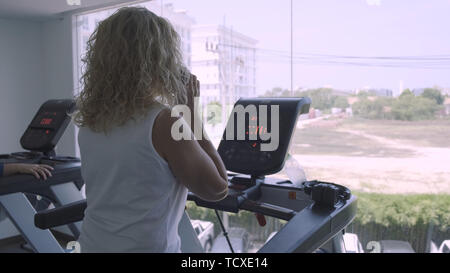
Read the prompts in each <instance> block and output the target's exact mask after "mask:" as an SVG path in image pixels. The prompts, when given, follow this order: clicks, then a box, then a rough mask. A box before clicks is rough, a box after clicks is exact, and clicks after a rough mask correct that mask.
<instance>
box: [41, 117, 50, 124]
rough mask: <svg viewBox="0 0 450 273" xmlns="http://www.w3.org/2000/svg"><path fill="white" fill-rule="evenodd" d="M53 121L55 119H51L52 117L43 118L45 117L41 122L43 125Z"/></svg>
mask: <svg viewBox="0 0 450 273" xmlns="http://www.w3.org/2000/svg"><path fill="white" fill-rule="evenodd" d="M52 121H53V119H51V118H43V119H41V122H40V124H41V125H50V124H52Z"/></svg>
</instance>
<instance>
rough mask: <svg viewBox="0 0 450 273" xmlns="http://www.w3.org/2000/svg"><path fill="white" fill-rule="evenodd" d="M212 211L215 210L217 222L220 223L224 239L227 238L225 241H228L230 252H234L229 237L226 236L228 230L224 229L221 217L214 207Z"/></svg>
mask: <svg viewBox="0 0 450 273" xmlns="http://www.w3.org/2000/svg"><path fill="white" fill-rule="evenodd" d="M214 211H215V212H216V215H217V219H219V224H220V227H221V228H222V232H223V236H225V239H227V243H228V246H229V247H230V250H231V253H234V249H233V246H232V245H231V242H230V238H228V232H227V231H226V230H225V227H224V225H223V223H222V219H221V218H220V215H219V212H218V211H217V210H216V209H215V210H214Z"/></svg>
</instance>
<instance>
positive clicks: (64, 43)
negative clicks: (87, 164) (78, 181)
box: [0, 15, 75, 239]
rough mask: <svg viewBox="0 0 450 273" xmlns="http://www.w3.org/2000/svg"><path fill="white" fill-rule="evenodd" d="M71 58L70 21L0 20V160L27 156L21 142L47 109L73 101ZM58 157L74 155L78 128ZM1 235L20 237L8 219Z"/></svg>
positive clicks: (69, 130) (68, 136)
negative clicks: (49, 104)
mask: <svg viewBox="0 0 450 273" xmlns="http://www.w3.org/2000/svg"><path fill="white" fill-rule="evenodd" d="M72 52H73V51H72V19H71V16H70V15H68V16H66V17H65V18H63V19H54V20H51V21H46V22H36V21H25V20H11V19H1V18H0V125H1V126H0V154H3V153H11V152H17V151H21V150H22V148H21V147H20V143H19V139H20V137H21V136H22V134H23V132H24V131H25V129H26V127H27V126H28V124H29V123H30V121H31V119H32V118H33V116H34V114H35V113H36V111H37V110H38V108H39V107H40V105H41V104H42V103H44V102H45V101H46V100H48V99H60V98H72V94H73V59H72V54H73V53H72ZM57 153H58V154H60V155H70V156H74V155H75V133H74V126H73V125H69V127H68V128H67V130H66V132H65V134H64V135H63V137H62V138H61V140H60V142H59V144H58V146H57ZM0 220H1V219H0ZM0 231H1V232H0V239H1V238H5V237H10V236H14V235H17V234H18V232H17V230H15V228H14V226H13V225H12V224H11V222H10V221H9V220H6V219H5V220H4V221H0Z"/></svg>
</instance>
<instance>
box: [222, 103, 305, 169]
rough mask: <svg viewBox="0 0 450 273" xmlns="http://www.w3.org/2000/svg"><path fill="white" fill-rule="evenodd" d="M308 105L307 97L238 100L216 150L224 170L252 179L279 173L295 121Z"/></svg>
mask: <svg viewBox="0 0 450 273" xmlns="http://www.w3.org/2000/svg"><path fill="white" fill-rule="evenodd" d="M310 104H311V99H309V98H307V97H304V98H251V99H250V98H249V99H240V100H238V101H237V102H236V104H235V105H234V108H233V111H232V113H231V116H230V117H229V119H228V124H227V127H226V129H225V132H224V134H223V137H222V141H221V142H220V144H219V148H218V152H219V154H220V156H221V158H222V160H223V162H224V164H225V167H226V168H227V170H229V171H232V172H236V173H240V174H248V175H251V176H253V177H258V176H263V175H269V174H274V173H277V172H279V171H280V170H281V169H282V168H283V165H284V162H285V159H286V156H287V152H288V148H289V144H290V141H291V137H292V134H293V132H294V129H295V125H296V122H297V118H298V116H299V115H300V114H305V113H308V111H309V106H310Z"/></svg>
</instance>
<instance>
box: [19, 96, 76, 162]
mask: <svg viewBox="0 0 450 273" xmlns="http://www.w3.org/2000/svg"><path fill="white" fill-rule="evenodd" d="M75 105H76V104H75V101H74V100H70V99H65V100H48V101H47V102H45V103H44V104H43V105H42V106H41V107H40V108H39V110H38V112H37V113H36V115H35V116H34V118H33V120H32V121H31V123H30V125H28V127H27V129H26V130H25V133H24V134H23V135H22V137H21V138H20V144H21V145H22V148H24V149H26V150H29V151H33V152H42V153H50V152H52V151H53V149H54V148H55V146H56V144H57V143H58V141H59V139H60V138H61V136H62V135H63V133H64V131H65V130H66V128H67V125H69V123H70V120H71V118H70V116H69V114H70V113H72V112H73V111H74V110H75Z"/></svg>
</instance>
